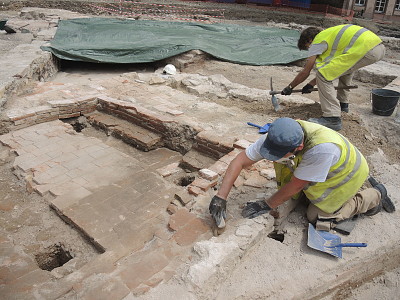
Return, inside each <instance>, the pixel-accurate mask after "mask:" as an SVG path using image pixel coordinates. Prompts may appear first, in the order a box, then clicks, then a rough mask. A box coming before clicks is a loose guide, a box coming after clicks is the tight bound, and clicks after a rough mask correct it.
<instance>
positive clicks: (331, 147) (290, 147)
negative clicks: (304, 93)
mask: <svg viewBox="0 0 400 300" xmlns="http://www.w3.org/2000/svg"><path fill="white" fill-rule="evenodd" d="M262 159H267V160H270V161H273V162H274V168H275V173H276V180H277V183H278V191H277V192H276V193H275V194H273V195H272V196H271V197H270V198H269V199H265V201H264V200H261V201H257V202H250V203H247V205H246V207H245V208H244V209H243V211H242V215H243V217H245V218H254V217H256V216H259V215H260V214H263V213H266V212H268V211H270V210H271V209H274V208H276V207H278V206H279V205H280V204H282V203H284V202H285V201H287V200H289V199H291V198H293V199H296V198H297V197H299V195H300V193H301V192H303V193H304V194H305V196H306V197H307V198H308V200H309V201H310V202H311V203H310V205H309V206H308V209H307V218H308V219H309V221H310V222H311V223H316V224H317V229H319V230H330V229H331V228H333V227H334V226H335V224H336V223H337V222H340V221H343V220H345V219H348V218H352V217H353V216H355V215H359V214H364V215H367V216H372V215H375V214H376V213H378V212H380V211H381V209H382V207H383V208H384V209H385V210H386V211H387V212H393V211H394V210H395V207H394V205H393V203H392V202H391V200H390V199H389V197H388V196H387V191H386V188H385V187H384V186H383V185H382V184H378V183H375V184H374V186H373V188H368V189H365V190H363V191H360V192H359V189H360V188H361V186H362V185H363V183H364V181H365V180H366V179H367V177H368V173H369V169H368V164H367V161H366V160H365V158H364V156H363V155H362V154H361V153H360V152H359V151H358V149H357V148H356V147H355V146H353V145H352V144H351V143H350V142H349V141H348V140H347V139H346V138H345V137H343V136H342V135H340V134H339V133H337V132H336V131H334V130H331V129H329V128H327V127H325V126H322V125H319V124H316V123H311V122H306V121H300V120H297V121H295V120H293V119H290V118H280V119H277V120H276V121H274V122H273V123H272V124H271V126H270V128H269V132H268V133H267V134H265V135H263V136H262V137H261V138H259V139H258V140H257V141H256V142H255V143H254V144H252V145H250V146H249V147H248V148H247V149H246V150H245V151H242V152H241V153H239V154H238V155H237V157H236V158H235V159H234V160H233V161H232V162H231V163H230V165H229V167H228V169H227V171H226V174H225V176H224V178H223V180H222V184H221V186H220V188H219V190H218V193H217V194H216V195H215V196H214V197H213V198H212V200H211V203H210V205H209V210H210V213H211V214H212V216H213V218H214V220H215V222H216V224H217V226H219V227H223V226H224V224H225V218H226V203H227V201H226V199H227V198H228V194H229V192H230V190H231V188H232V186H233V183H234V182H235V180H236V178H237V177H238V176H239V174H240V172H241V170H242V169H244V168H247V167H249V166H251V165H252V164H254V163H255V162H257V161H259V160H262Z"/></svg>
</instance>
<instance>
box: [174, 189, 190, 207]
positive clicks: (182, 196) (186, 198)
mask: <svg viewBox="0 0 400 300" xmlns="http://www.w3.org/2000/svg"><path fill="white" fill-rule="evenodd" d="M174 197H175V199H177V200H179V201H180V202H181V203H182V204H183V205H186V204H187V203H189V202H190V201H192V198H193V197H191V196H190V195H189V193H188V192H187V191H180V192H178V193H176V194H175V196H174Z"/></svg>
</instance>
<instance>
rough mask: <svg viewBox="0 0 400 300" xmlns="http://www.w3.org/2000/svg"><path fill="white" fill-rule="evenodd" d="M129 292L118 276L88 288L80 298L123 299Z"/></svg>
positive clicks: (93, 299)
mask: <svg viewBox="0 0 400 300" xmlns="http://www.w3.org/2000/svg"><path fill="white" fill-rule="evenodd" d="M129 293H130V290H129V289H128V287H127V286H126V285H125V284H124V283H123V282H122V281H121V279H120V278H111V279H109V280H106V281H105V282H104V283H102V284H100V285H99V286H96V287H95V288H92V289H89V290H88V292H87V293H84V294H83V295H82V296H83V297H82V298H81V299H82V300H108V299H123V298H124V297H125V296H126V295H128V294H129Z"/></svg>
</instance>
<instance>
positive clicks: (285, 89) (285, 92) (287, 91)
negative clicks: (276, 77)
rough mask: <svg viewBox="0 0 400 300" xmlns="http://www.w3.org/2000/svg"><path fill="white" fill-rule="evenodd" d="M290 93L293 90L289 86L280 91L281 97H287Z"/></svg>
mask: <svg viewBox="0 0 400 300" xmlns="http://www.w3.org/2000/svg"><path fill="white" fill-rule="evenodd" d="M292 91H293V89H292V88H291V87H290V86H287V87H285V88H284V89H283V90H282V92H281V95H286V96H289V95H290V94H291V93H292Z"/></svg>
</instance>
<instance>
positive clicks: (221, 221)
mask: <svg viewBox="0 0 400 300" xmlns="http://www.w3.org/2000/svg"><path fill="white" fill-rule="evenodd" d="M208 210H209V211H210V214H211V215H212V217H213V218H214V220H215V224H216V225H217V227H218V228H224V227H225V219H226V200H224V199H222V198H221V197H218V196H217V195H215V196H214V197H212V199H211V202H210V205H209V207H208Z"/></svg>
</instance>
